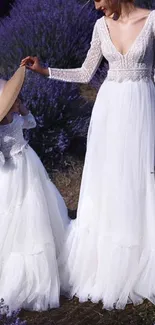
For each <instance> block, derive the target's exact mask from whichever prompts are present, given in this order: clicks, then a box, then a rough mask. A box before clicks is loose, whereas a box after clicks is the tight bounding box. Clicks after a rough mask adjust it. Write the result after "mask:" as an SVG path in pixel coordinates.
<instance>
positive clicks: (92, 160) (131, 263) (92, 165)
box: [21, 0, 155, 309]
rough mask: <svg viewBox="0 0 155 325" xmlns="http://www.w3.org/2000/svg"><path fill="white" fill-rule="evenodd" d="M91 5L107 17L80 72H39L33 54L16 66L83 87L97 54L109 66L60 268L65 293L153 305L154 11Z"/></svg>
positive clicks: (114, 2) (116, 303) (114, 1)
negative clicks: (76, 206)
mask: <svg viewBox="0 0 155 325" xmlns="http://www.w3.org/2000/svg"><path fill="white" fill-rule="evenodd" d="M118 4H119V8H118V7H117V6H118ZM95 6H96V9H101V10H103V11H104V13H105V16H106V17H105V16H104V17H102V18H100V19H99V20H97V22H96V24H95V26H94V31H93V36H92V42H91V47H90V49H89V51H88V53H87V57H86V59H85V61H84V63H83V65H82V67H81V68H78V69H53V68H48V69H44V68H42V67H41V66H40V64H39V61H38V59H37V58H36V57H27V58H25V59H24V60H22V62H21V65H25V64H26V66H27V67H28V68H29V69H31V70H32V71H35V72H38V73H41V74H43V75H46V76H50V78H52V79H58V80H62V81H68V82H85V83H87V82H89V80H90V79H91V78H92V76H93V75H94V73H95V71H96V69H97V67H98V66H99V64H100V62H101V60H102V57H103V56H104V57H105V58H106V59H107V60H108V62H109V70H108V73H107V77H106V79H105V81H104V82H103V84H102V85H101V87H100V90H99V92H98V95H97V98H96V102H95V105H94V108H93V112H92V116H91V121H90V126H89V131H88V139H87V152H86V158H85V164H84V170H83V177H82V184H81V190H80V199H79V204H78V211H77V219H76V220H75V221H73V222H72V223H71V225H70V227H69V231H68V234H67V239H66V244H65V248H64V251H63V254H62V255H61V256H60V263H61V271H62V273H61V284H62V289H63V290H64V291H70V293H71V295H77V296H78V297H79V299H80V301H85V300H87V299H89V298H90V299H91V300H92V301H94V302H98V301H99V300H102V302H103V304H104V308H107V309H111V308H114V307H116V308H124V307H125V305H126V304H127V303H129V302H133V303H134V304H139V303H141V302H142V301H143V299H144V298H148V299H149V300H150V301H152V302H153V303H155V180H154V156H155V86H154V82H153V73H154V55H155V11H151V12H150V11H148V10H144V9H140V8H136V7H135V6H134V4H133V2H132V1H125V0H119V1H118V0H111V1H107V0H96V2H95ZM113 13H115V17H114V16H111V15H112V14H113ZM116 13H117V15H116ZM116 16H117V17H116Z"/></svg>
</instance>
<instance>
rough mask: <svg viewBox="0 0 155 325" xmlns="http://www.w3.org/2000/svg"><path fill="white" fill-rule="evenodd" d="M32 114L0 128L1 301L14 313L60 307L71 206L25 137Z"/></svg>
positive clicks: (33, 120)
mask: <svg viewBox="0 0 155 325" xmlns="http://www.w3.org/2000/svg"><path fill="white" fill-rule="evenodd" d="M35 125H36V122H35V119H34V117H33V115H32V114H31V113H29V114H28V115H27V116H25V117H24V116H20V115H18V114H14V118H13V121H12V123H10V124H7V125H0V149H1V153H0V162H1V165H0V298H3V299H4V300H5V303H6V304H8V305H9V307H10V309H11V310H12V309H17V308H21V307H24V308H28V309H34V310H46V309H47V308H48V307H58V306H59V289H60V285H59V271H58V266H57V256H58V255H59V253H60V251H61V249H62V245H63V240H64V233H65V228H66V226H67V224H68V217H67V208H66V206H65V203H64V201H63V199H62V197H61V195H60V194H59V192H58V190H57V189H56V187H55V186H54V184H53V183H52V182H51V181H50V179H49V177H48V175H47V173H46V171H45V169H44V167H43V165H42V163H41V161H40V159H39V157H38V156H37V155H36V153H35V152H34V151H33V149H32V148H31V147H30V146H29V145H28V144H27V141H26V140H25V139H24V137H23V129H29V128H33V127H35Z"/></svg>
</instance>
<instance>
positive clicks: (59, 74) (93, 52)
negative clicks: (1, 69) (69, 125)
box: [49, 10, 155, 83]
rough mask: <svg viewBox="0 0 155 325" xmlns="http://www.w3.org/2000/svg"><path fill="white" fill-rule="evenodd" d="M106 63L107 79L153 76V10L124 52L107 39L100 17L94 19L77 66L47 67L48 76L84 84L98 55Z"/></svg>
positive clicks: (95, 65)
mask: <svg viewBox="0 0 155 325" xmlns="http://www.w3.org/2000/svg"><path fill="white" fill-rule="evenodd" d="M103 57H105V58H106V59H107V61H108V62H109V70H108V73H107V79H108V80H114V81H119V82H122V81H124V80H132V81H137V80H140V79H143V80H145V81H148V80H150V79H153V75H154V68H155V10H152V11H151V12H150V13H149V15H148V17H147V19H146V21H145V24H144V26H143V28H142V29H141V32H140V33H139V35H138V36H137V37H136V39H135V41H134V42H133V43H132V46H131V47H130V48H129V50H128V52H127V53H126V54H124V55H123V54H121V53H120V52H119V51H118V50H117V49H116V47H115V46H114V44H113V43H112V41H111V38H110V35H109V31H108V28H107V25H106V20H105V18H104V17H102V18H100V19H98V20H97V22H96V24H95V26H94V30H93V35H92V41H91V46H90V49H89V51H88V53H87V56H86V59H85V61H84V63H83V65H82V67H81V68H77V69H55V68H49V77H50V78H52V79H57V80H62V81H68V82H80V83H88V82H89V81H90V80H91V78H92V77H93V75H94V74H95V72H96V70H97V68H98V66H99V65H100V63H101V60H102V58H103Z"/></svg>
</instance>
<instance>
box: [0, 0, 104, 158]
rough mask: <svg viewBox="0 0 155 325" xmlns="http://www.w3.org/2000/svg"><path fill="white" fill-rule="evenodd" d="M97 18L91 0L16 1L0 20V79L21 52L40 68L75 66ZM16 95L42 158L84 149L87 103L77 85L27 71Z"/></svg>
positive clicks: (13, 67) (82, 56)
mask: <svg viewBox="0 0 155 325" xmlns="http://www.w3.org/2000/svg"><path fill="white" fill-rule="evenodd" d="M97 17H98V14H97V13H96V11H95V9H94V5H93V2H92V1H90V3H89V4H88V5H86V6H83V4H82V3H80V2H79V1H78V0H68V1H66V0H59V1H57V0H52V1H51V0H44V1H42V0H38V1H36V0H26V1H23V0H16V1H15V5H14V7H13V8H12V10H11V12H10V17H7V18H5V19H3V20H2V21H1V22H0V37H1V42H0V58H1V60H0V75H1V77H5V78H8V77H10V75H12V73H13V71H15V70H16V68H17V67H18V66H19V63H20V61H21V59H22V58H23V57H25V56H27V55H37V56H38V57H39V58H40V60H41V62H42V63H43V64H44V65H45V66H50V67H58V68H72V67H79V66H81V64H82V62H83V60H84V59H85V56H86V53H87V50H88V48H89V44H90V40H91V35H92V29H93V26H94V23H95V21H96V19H97ZM22 95H23V99H24V101H25V103H26V105H27V106H28V107H29V108H30V109H31V110H32V112H33V113H34V114H35V115H36V118H37V121H38V126H37V128H36V130H35V131H33V132H31V144H32V145H33V147H34V148H35V149H36V150H37V152H38V153H39V154H40V156H41V157H42V159H43V160H46V159H49V158H50V159H51V162H52V161H53V162H56V163H57V161H58V160H60V158H61V157H62V156H63V154H64V152H66V151H69V150H70V149H71V148H72V151H73V152H75V153H77V154H79V153H81V152H82V153H84V148H85V142H86V134H87V129H88V124H89V119H90V114H91V110H92V103H91V102H88V101H86V100H85V99H84V98H82V96H81V94H80V88H79V85H78V84H71V83H65V82H57V81H51V80H48V79H47V78H45V77H41V76H40V75H36V74H34V73H32V72H30V71H27V74H26V79H25V84H24V87H23V90H22ZM75 143H76V146H74V144H75ZM41 144H42V145H41ZM74 147H75V149H74ZM78 148H80V149H79V150H78Z"/></svg>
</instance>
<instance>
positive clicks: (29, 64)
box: [20, 56, 49, 76]
mask: <svg viewBox="0 0 155 325" xmlns="http://www.w3.org/2000/svg"><path fill="white" fill-rule="evenodd" d="M22 66H26V68H27V69H29V70H31V71H34V72H37V73H40V74H42V75H43V76H49V71H48V69H47V68H43V67H42V66H41V65H40V63H39V59H38V58H37V56H27V57H26V58H24V59H23V60H22V61H21V64H20V67H22Z"/></svg>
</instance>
